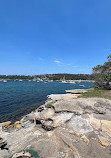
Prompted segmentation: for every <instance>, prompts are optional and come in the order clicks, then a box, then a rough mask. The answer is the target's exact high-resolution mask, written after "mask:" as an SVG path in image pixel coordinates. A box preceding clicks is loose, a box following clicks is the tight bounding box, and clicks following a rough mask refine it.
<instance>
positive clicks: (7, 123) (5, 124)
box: [0, 121, 11, 127]
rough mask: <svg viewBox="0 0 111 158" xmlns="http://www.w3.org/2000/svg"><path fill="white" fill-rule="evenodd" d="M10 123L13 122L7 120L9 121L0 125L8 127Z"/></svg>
mask: <svg viewBox="0 0 111 158" xmlns="http://www.w3.org/2000/svg"><path fill="white" fill-rule="evenodd" d="M10 124H11V122H10V121H7V122H3V123H0V126H2V127H8V126H9V125H10Z"/></svg>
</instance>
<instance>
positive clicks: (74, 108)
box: [53, 100, 84, 115]
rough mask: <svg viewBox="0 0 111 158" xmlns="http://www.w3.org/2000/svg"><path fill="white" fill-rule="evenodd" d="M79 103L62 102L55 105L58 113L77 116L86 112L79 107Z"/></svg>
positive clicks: (71, 101) (72, 101)
mask: <svg viewBox="0 0 111 158" xmlns="http://www.w3.org/2000/svg"><path fill="white" fill-rule="evenodd" d="M79 104H80V103H79V102H77V101H76V102H75V101H74V100H67V101H65V100H61V101H58V102H56V103H54V104H53V106H54V108H55V111H56V112H65V111H66V112H73V113H75V114H77V115H80V114H82V113H84V110H83V109H82V108H81V107H80V106H79Z"/></svg>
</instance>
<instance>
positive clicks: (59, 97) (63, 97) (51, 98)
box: [47, 94, 80, 103]
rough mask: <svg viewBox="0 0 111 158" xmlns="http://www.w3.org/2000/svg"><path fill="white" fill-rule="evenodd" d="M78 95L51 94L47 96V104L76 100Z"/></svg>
mask: <svg viewBox="0 0 111 158" xmlns="http://www.w3.org/2000/svg"><path fill="white" fill-rule="evenodd" d="M79 95H80V94H51V95H49V96H48V100H47V102H49V103H51V102H53V103H54V102H56V101H60V100H69V99H76V98H77V97H78V96H79Z"/></svg>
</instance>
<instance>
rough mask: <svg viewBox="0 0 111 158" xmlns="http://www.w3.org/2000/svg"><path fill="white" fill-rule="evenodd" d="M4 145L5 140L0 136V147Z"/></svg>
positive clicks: (5, 143)
mask: <svg viewBox="0 0 111 158" xmlns="http://www.w3.org/2000/svg"><path fill="white" fill-rule="evenodd" d="M5 145H7V142H6V140H4V139H3V138H1V137H0V148H2V147H4V146H5Z"/></svg>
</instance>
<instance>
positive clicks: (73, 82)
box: [68, 80, 76, 84]
mask: <svg viewBox="0 0 111 158" xmlns="http://www.w3.org/2000/svg"><path fill="white" fill-rule="evenodd" d="M68 83H72V84H75V83H76V82H75V81H71V80H70V81H68Z"/></svg>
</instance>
